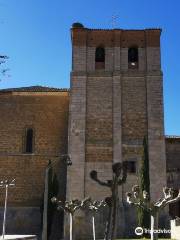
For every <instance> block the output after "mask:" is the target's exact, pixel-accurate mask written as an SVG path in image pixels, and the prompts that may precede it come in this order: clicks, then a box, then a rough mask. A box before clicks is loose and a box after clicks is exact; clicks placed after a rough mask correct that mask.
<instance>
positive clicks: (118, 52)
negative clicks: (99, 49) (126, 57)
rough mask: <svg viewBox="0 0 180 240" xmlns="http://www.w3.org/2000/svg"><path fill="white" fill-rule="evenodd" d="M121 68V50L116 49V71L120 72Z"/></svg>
mask: <svg viewBox="0 0 180 240" xmlns="http://www.w3.org/2000/svg"><path fill="white" fill-rule="evenodd" d="M120 67H121V48H120V47H114V70H115V71H117V70H120Z"/></svg>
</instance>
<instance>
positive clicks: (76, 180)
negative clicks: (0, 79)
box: [0, 23, 180, 239]
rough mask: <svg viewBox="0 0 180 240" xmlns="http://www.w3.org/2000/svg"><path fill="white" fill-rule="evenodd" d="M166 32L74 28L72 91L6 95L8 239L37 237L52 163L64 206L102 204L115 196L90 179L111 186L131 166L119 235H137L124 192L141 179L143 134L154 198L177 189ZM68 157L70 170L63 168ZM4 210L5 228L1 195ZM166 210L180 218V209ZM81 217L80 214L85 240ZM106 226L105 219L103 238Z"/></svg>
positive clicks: (0, 174) (3, 139)
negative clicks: (168, 122) (88, 201)
mask: <svg viewBox="0 0 180 240" xmlns="http://www.w3.org/2000/svg"><path fill="white" fill-rule="evenodd" d="M160 35H161V29H144V30H123V29H89V28H85V27H84V26H83V25H82V24H80V23H75V24H73V25H72V28H71V39H72V71H71V77H70V78H71V84H70V89H58V88H49V87H41V86H32V87H22V88H12V89H2V90H0V118H1V119H0V180H5V179H14V178H15V179H16V186H15V187H13V188H11V189H10V190H9V199H8V205H9V209H8V223H7V230H8V232H10V233H26V234H27V233H34V234H37V233H40V232H41V229H42V205H43V194H44V182H45V169H46V167H47V165H48V161H49V160H51V161H52V163H53V167H54V170H55V172H56V173H57V176H58V180H59V184H60V191H59V196H60V197H61V198H62V199H65V197H66V198H67V199H73V198H78V199H83V198H85V197H87V196H91V197H92V199H99V200H100V199H104V198H105V197H107V196H109V195H110V192H109V190H108V189H106V188H103V187H102V186H98V185H97V183H95V182H93V181H92V180H91V179H90V176H89V173H90V171H92V170H96V171H97V172H98V173H99V177H100V178H101V179H102V180H108V179H110V178H111V177H112V170H111V167H112V163H115V162H123V161H126V162H127V165H128V175H127V181H126V183H125V184H124V185H123V186H120V187H119V198H120V214H119V216H120V217H119V218H121V220H120V221H119V226H120V228H121V230H120V232H121V235H127V234H129V235H133V234H134V227H136V225H135V223H134V219H135V217H133V216H132V209H129V207H128V206H127V204H126V197H125V193H126V192H127V191H129V190H130V189H131V187H132V185H134V184H135V183H137V182H138V170H139V163H140V160H141V158H142V150H143V145H142V143H143V138H144V136H147V138H148V151H149V174H150V194H151V198H152V200H156V199H158V198H159V197H161V194H162V187H163V186H166V185H168V186H172V187H174V188H175V189H179V188H180V181H179V180H180V160H179V157H180V137H177V136H165V135H164V109H163V73H162V69H161V53H160ZM64 154H69V156H70V157H71V160H72V166H69V167H66V166H65V164H64V162H63V155H64ZM0 203H1V208H0V221H1V222H2V214H3V204H4V191H3V190H2V189H1V190H0ZM169 212H170V215H171V216H172V217H174V216H180V207H179V204H174V205H173V206H170V209H169ZM84 217H85V216H84V215H82V214H79V215H78V216H77V217H76V223H75V224H77V227H76V228H77V229H78V227H79V230H78V231H79V233H80V234H81V235H83V234H84V231H83V230H85V229H86V227H85V225H84ZM102 218H103V217H102ZM101 222H102V224H101ZM130 226H131V227H130ZM103 227H104V225H103V219H101V217H99V231H100V230H101V232H103ZM57 228H58V227H57ZM85 231H87V232H88V230H87V229H86V230H85ZM53 239H55V238H53Z"/></svg>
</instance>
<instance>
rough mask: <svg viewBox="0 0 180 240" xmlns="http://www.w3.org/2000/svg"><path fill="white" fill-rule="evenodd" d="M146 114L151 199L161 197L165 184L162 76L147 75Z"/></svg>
mask: <svg viewBox="0 0 180 240" xmlns="http://www.w3.org/2000/svg"><path fill="white" fill-rule="evenodd" d="M147 116H148V149H149V174H150V193H151V198H152V200H157V199H158V198H159V197H161V194H162V188H163V187H164V186H165V185H166V155H165V139H164V116H163V92H162V76H161V75H156V76H150V75H148V76H147Z"/></svg>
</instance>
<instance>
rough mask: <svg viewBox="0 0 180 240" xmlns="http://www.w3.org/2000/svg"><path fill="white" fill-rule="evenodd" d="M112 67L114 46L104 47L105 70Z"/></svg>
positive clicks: (110, 69)
mask: <svg viewBox="0 0 180 240" xmlns="http://www.w3.org/2000/svg"><path fill="white" fill-rule="evenodd" d="M113 67H114V48H113V47H106V49H105V70H106V71H113Z"/></svg>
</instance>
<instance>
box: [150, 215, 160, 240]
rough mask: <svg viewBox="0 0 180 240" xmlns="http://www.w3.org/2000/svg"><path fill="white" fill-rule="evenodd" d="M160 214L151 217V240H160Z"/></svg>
mask: <svg viewBox="0 0 180 240" xmlns="http://www.w3.org/2000/svg"><path fill="white" fill-rule="evenodd" d="M158 225H159V224H158V213H157V212H156V213H154V214H153V215H151V240H158V232H157V230H158Z"/></svg>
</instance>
